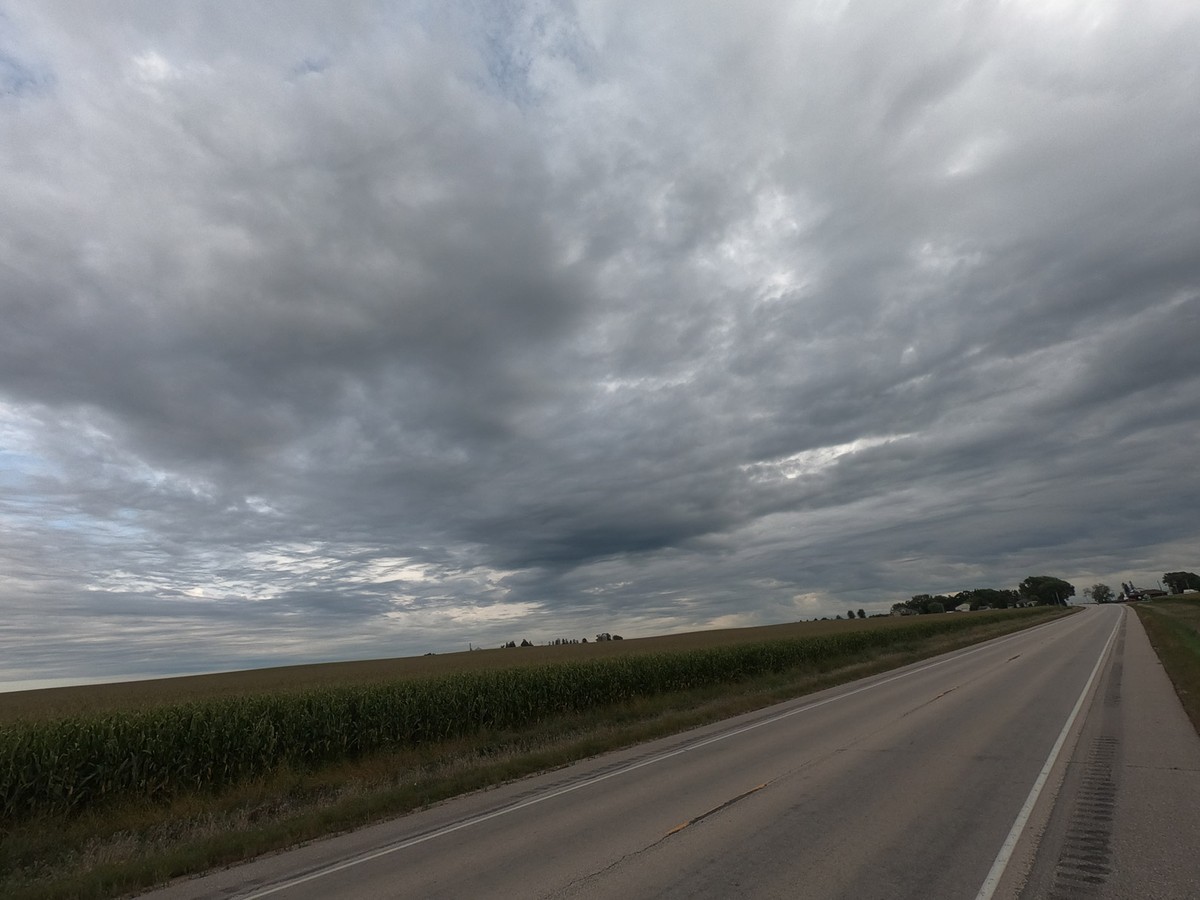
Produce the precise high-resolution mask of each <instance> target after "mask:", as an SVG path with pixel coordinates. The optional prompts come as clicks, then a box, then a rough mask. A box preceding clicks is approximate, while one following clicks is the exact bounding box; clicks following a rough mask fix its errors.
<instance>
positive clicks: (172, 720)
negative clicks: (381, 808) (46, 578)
mask: <svg viewBox="0 0 1200 900" xmlns="http://www.w3.org/2000/svg"><path fill="white" fill-rule="evenodd" d="M996 618H998V617H992V616H970V617H967V616H962V617H956V616H936V617H935V616H922V617H921V618H920V619H919V620H918V621H914V622H912V623H911V624H909V625H907V626H906V627H903V628H889V629H876V630H860V631H847V632H846V633H844V634H831V635H821V636H813V637H808V638H800V639H793V640H786V641H775V642H768V643H757V644H748V645H742V646H732V647H717V648H711V649H704V650H691V651H686V652H674V653H658V654H652V655H644V656H639V655H627V656H617V657H610V658H605V659H598V660H591V661H586V662H565V663H555V664H550V665H542V666H536V667H529V668H518V669H503V670H494V671H481V672H462V673H457V674H453V675H444V676H439V677H433V678H424V679H419V680H406V681H397V682H392V683H386V684H374V685H361V686H354V687H340V688H326V689H320V690H312V691H308V692H305V693H300V694H271V695H258V696H246V697H241V698H225V699H220V700H210V701H202V702H192V703H187V704H181V705H178V706H168V707H163V708H157V709H144V710H129V711H123V712H119V713H110V714H104V715H95V716H76V717H71V718H66V719H60V720H54V721H48V722H29V723H17V724H13V725H6V726H3V727H0V813H2V819H3V822H0V825H2V824H3V823H10V824H11V823H13V822H15V821H19V820H22V819H25V818H28V817H30V816H33V815H38V814H46V813H50V814H60V813H72V812H78V811H82V810H84V809H87V808H89V807H94V806H96V805H97V804H100V803H103V802H106V801H108V800H112V799H125V798H129V799H134V798H142V799H151V800H155V799H165V798H168V797H170V796H172V795H175V794H178V793H181V792H185V791H193V790H200V791H215V790H219V789H221V788H223V787H227V786H229V785H232V784H234V783H236V782H239V781H242V780H245V779H251V778H255V777H261V776H264V775H267V774H269V773H271V772H272V771H274V770H276V769H278V768H279V767H281V766H284V765H287V766H291V767H295V768H300V769H306V768H315V767H319V766H321V765H324V764H328V763H334V762H339V761H343V760H349V759H354V758H356V757H361V756H363V755H365V754H369V753H372V752H374V751H379V750H386V749H390V748H404V747H414V746H418V745H421V744H427V743H432V742H438V741H443V740H447V739H453V738H461V737H464V736H467V735H470V734H474V733H479V732H486V731H490V730H498V729H515V728H520V727H523V726H527V725H530V724H533V723H536V722H539V721H542V720H545V719H548V718H551V717H554V716H557V715H561V714H565V713H578V712H583V711H586V710H589V709H595V708H598V707H601V706H607V705H611V704H619V703H622V702H625V701H629V700H631V699H634V698H639V697H648V696H653V695H657V694H663V693H668V692H673V691H682V690H688V689H691V688H699V687H707V686H713V685H717V684H723V683H729V682H735V681H738V680H742V679H746V678H751V677H755V676H761V675H766V674H771V673H779V672H785V671H788V670H792V669H798V668H802V667H806V668H817V669H821V668H828V667H832V666H835V665H839V664H843V663H846V662H848V661H851V660H853V659H854V658H856V657H858V656H861V655H862V654H863V653H865V652H868V651H871V650H878V649H884V648H887V647H889V646H896V645H900V644H905V643H909V642H912V641H914V640H920V639H924V638H927V637H931V636H933V635H935V634H944V633H946V632H949V631H957V630H961V629H964V628H971V627H978V626H980V625H982V624H987V623H989V622H992V621H995V620H996Z"/></svg>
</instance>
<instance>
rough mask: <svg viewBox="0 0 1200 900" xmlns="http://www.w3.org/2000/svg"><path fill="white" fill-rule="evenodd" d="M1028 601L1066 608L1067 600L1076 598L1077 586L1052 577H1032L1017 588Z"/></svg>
mask: <svg viewBox="0 0 1200 900" xmlns="http://www.w3.org/2000/svg"><path fill="white" fill-rule="evenodd" d="M1017 591H1018V592H1019V593H1020V595H1021V596H1022V597H1024V598H1025V599H1026V600H1034V601H1036V602H1037V603H1038V604H1039V605H1041V606H1060V605H1061V606H1066V605H1067V598H1068V597H1074V596H1075V585H1073V584H1070V583H1069V582H1066V581H1063V580H1062V579H1061V578H1055V577H1053V576H1051V575H1030V576H1029V577H1028V578H1026V579H1025V580H1024V581H1022V582H1021V584H1020V585H1019V586H1018V587H1017Z"/></svg>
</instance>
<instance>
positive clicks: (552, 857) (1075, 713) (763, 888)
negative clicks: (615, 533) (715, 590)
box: [154, 606, 1200, 900]
mask: <svg viewBox="0 0 1200 900" xmlns="http://www.w3.org/2000/svg"><path fill="white" fill-rule="evenodd" d="M1144 644H1145V637H1144V635H1143V634H1142V632H1141V626H1140V625H1139V624H1138V623H1137V621H1136V619H1135V618H1134V617H1133V616H1132V614H1129V616H1128V617H1126V612H1125V610H1124V609H1123V608H1121V607H1118V606H1113V607H1108V608H1104V607H1101V608H1092V609H1086V610H1084V611H1083V612H1080V613H1078V614H1076V615H1074V616H1070V617H1068V618H1066V619H1063V620H1059V621H1056V622H1052V623H1048V624H1046V625H1042V626H1039V627H1037V628H1034V629H1031V630H1029V631H1026V632H1022V633H1020V634H1017V635H1011V636H1008V637H1005V638H1000V639H997V640H994V641H991V642H989V643H987V644H983V645H979V646H977V647H973V648H969V649H966V650H962V651H958V652H955V653H951V654H948V655H946V656H943V657H939V658H937V659H934V660H929V661H926V662H923V663H918V664H915V665H912V666H909V667H906V668H904V669H901V670H897V671H895V672H891V673H887V674H884V675H880V676H876V677H872V678H869V679H865V680H862V681H858V682H854V683H852V684H848V685H843V686H841V687H839V688H836V689H832V690H829V691H825V692H822V693H820V694H816V695H811V696H809V697H805V698H802V699H799V700H796V701H792V702H789V703H785V704H781V705H778V706H775V707H772V708H770V709H767V710H761V711H759V712H756V713H753V714H750V715H746V716H741V717H739V718H737V719H733V720H729V721H727V722H724V723H721V724H720V725H717V726H712V727H708V728H704V729H699V730H696V731H692V732H689V733H687V734H686V735H680V736H677V737H674V738H669V739H665V740H661V741H657V742H654V743H652V744H647V745H643V746H641V747H638V748H636V749H633V750H630V751H624V752H620V753H614V754H608V755H605V756H603V757H599V758H596V759H593V760H588V761H585V762H583V763H579V764H577V765H573V766H570V767H568V768H564V769H561V770H558V771H556V772H552V773H548V774H545V775H542V776H538V777H535V778H530V779H525V780H522V781H520V782H517V783H514V784H510V785H506V786H504V787H501V788H497V789H495V790H491V791H486V792H481V793H478V794H473V795H470V796H467V797H463V798H459V799H457V800H454V801H451V802H448V803H444V804H441V805H439V806H437V807H435V808H432V809H429V810H425V811H423V812H420V813H416V814H413V815H409V816H405V817H402V818H400V819H397V820H395V821H392V822H388V823H385V824H382V825H378V826H375V827H372V828H368V829H363V830H361V831H358V832H355V833H354V834H350V835H343V836H340V837H337V838H333V839H330V840H326V841H321V842H317V843H315V844H312V845H310V846H308V847H305V848H301V849H299V850H296V851H292V852H289V853H284V854H279V855H276V856H272V857H269V858H266V859H263V860H259V861H256V862H254V863H251V864H248V865H245V866H240V867H237V868H234V869H230V870H228V871H224V872H218V873H214V874H212V875H209V876H205V877H203V878H199V879H194V880H190V881H183V882H179V883H177V884H174V885H172V886H171V887H169V888H167V889H165V890H163V891H160V892H157V893H156V894H155V895H154V896H156V897H160V898H162V900H168V898H172V900H175V898H185V897H186V898H209V897H222V898H227V897H245V898H248V897H272V898H279V900H285V898H286V900H300V898H314V900H315V898H321V900H326V898H343V897H344V898H363V897H380V898H382V897H419V898H427V897H428V898H432V897H446V898H466V897H506V898H509V897H522V898H525V897H529V898H533V897H546V898H551V897H553V898H568V897H569V898H620V900H630V898H640V897H713V898H718V897H720V898H726V897H735V896H736V897H786V898H797V897H814V898H816V897H848V898H849V897H853V898H900V897H913V898H930V897H934V898H940V897H946V898H958V897H962V898H968V900H969V898H974V897H977V896H978V897H990V896H992V895H993V894H994V895H995V896H1011V895H1013V894H1014V893H1015V892H1017V891H1019V890H1020V889H1021V887H1022V885H1024V884H1026V883H1028V885H1029V887H1028V889H1027V895H1028V896H1051V892H1052V891H1055V890H1058V891H1060V892H1061V895H1062V896H1075V895H1076V894H1068V893H1066V890H1067V888H1070V889H1071V890H1073V891H1079V890H1082V891H1085V892H1086V891H1091V892H1092V893H1093V895H1095V896H1121V894H1119V893H1113V891H1115V890H1117V889H1120V890H1125V889H1127V888H1128V887H1129V885H1131V884H1134V885H1135V884H1137V883H1138V879H1139V878H1145V879H1148V880H1153V881H1154V883H1155V884H1158V885H1159V886H1160V888H1161V891H1165V893H1162V892H1160V893H1157V894H1153V895H1154V896H1164V897H1170V896H1179V897H1184V896H1195V895H1197V894H1187V893H1181V894H1174V895H1173V894H1171V893H1170V891H1172V890H1176V889H1184V888H1186V886H1187V885H1188V884H1189V883H1190V884H1194V881H1193V882H1189V880H1188V879H1189V878H1193V877H1194V872H1192V871H1191V869H1190V867H1189V866H1190V864H1185V865H1183V866H1182V867H1175V871H1173V872H1172V871H1169V870H1170V869H1171V866H1170V865H1169V864H1168V863H1158V864H1156V865H1157V869H1156V870H1155V871H1147V872H1143V873H1141V874H1139V873H1137V872H1135V871H1133V868H1134V867H1136V862H1137V858H1136V856H1135V855H1134V856H1130V855H1127V857H1126V862H1125V863H1124V866H1125V868H1124V869H1121V868H1120V867H1119V866H1118V865H1117V861H1118V858H1119V854H1118V853H1117V850H1116V848H1118V847H1119V846H1120V845H1121V841H1122V838H1121V837H1120V832H1121V831H1122V828H1123V827H1124V826H1123V825H1122V822H1123V821H1124V818H1123V816H1122V814H1121V810H1120V807H1119V804H1120V801H1121V795H1120V794H1119V793H1118V792H1117V791H1116V790H1115V789H1114V790H1113V791H1110V792H1109V794H1107V795H1105V796H1107V797H1108V800H1109V805H1108V806H1107V807H1105V806H1102V805H1101V806H1096V805H1095V804H1093V805H1090V806H1089V805H1087V804H1083V805H1082V806H1081V805H1080V803H1079V802H1078V801H1079V797H1080V796H1082V795H1081V793H1080V792H1082V791H1093V792H1094V791H1096V790H1101V792H1102V793H1103V790H1105V788H1104V786H1103V785H1102V784H1101V785H1099V787H1097V782H1096V779H1097V778H1101V780H1102V776H1103V775H1104V773H1105V772H1107V773H1108V774H1109V775H1110V776H1112V774H1113V772H1114V768H1113V767H1114V766H1116V767H1117V769H1120V766H1121V764H1122V762H1121V761H1122V760H1124V759H1126V758H1133V757H1136V758H1138V759H1140V760H1142V761H1143V763H1146V754H1145V752H1144V751H1142V750H1138V749H1137V747H1140V746H1141V743H1144V739H1146V738H1147V737H1148V735H1147V734H1145V733H1143V734H1141V735H1138V736H1133V735H1129V734H1126V733H1125V732H1124V731H1123V726H1122V715H1123V713H1122V711H1121V705H1122V704H1140V703H1142V702H1143V701H1144V698H1140V697H1131V696H1130V694H1129V691H1128V690H1125V691H1124V692H1122V691H1121V690H1120V689H1119V686H1118V688H1117V689H1116V690H1115V692H1114V691H1113V690H1112V689H1111V685H1112V682H1113V679H1112V675H1113V673H1114V672H1116V673H1117V675H1118V676H1119V677H1120V676H1121V675H1122V673H1132V672H1134V671H1135V670H1136V671H1137V672H1139V673H1140V672H1142V671H1143V670H1144V669H1145V668H1146V667H1148V666H1152V662H1151V661H1152V653H1151V651H1150V650H1149V647H1148V645H1145V646H1143V645H1144ZM1147 654H1148V655H1149V656H1148V657H1147ZM1153 664H1156V663H1153ZM1158 675H1159V677H1161V671H1159V672H1158ZM1138 679H1140V680H1138V690H1144V691H1149V690H1151V689H1153V691H1155V692H1156V693H1155V697H1156V699H1155V700H1154V703H1155V704H1158V706H1155V707H1154V708H1155V709H1158V708H1159V706H1161V707H1162V709H1164V710H1167V712H1164V713H1162V714H1161V715H1159V714H1158V713H1155V716H1156V718H1155V720H1154V722H1153V723H1145V722H1143V723H1142V727H1143V731H1145V730H1146V729H1150V728H1153V729H1160V730H1162V731H1163V732H1164V733H1166V732H1170V734H1171V735H1172V738H1171V739H1172V740H1182V743H1181V744H1180V746H1179V747H1178V749H1177V750H1174V751H1172V754H1173V755H1172V757H1171V759H1172V763H1171V767H1170V769H1169V771H1163V772H1159V773H1157V776H1156V777H1154V778H1149V779H1144V784H1145V785H1146V786H1147V788H1148V789H1150V790H1153V791H1161V790H1166V791H1168V792H1170V793H1171V796H1172V798H1173V799H1172V802H1173V803H1175V804H1178V803H1180V802H1184V803H1186V802H1187V801H1188V798H1189V797H1191V798H1192V799H1193V800H1194V799H1196V798H1197V797H1200V741H1197V740H1196V737H1195V733H1194V732H1192V731H1190V728H1188V729H1186V732H1187V734H1188V735H1190V739H1191V743H1190V744H1189V743H1188V740H1187V738H1186V736H1185V737H1184V738H1182V739H1180V738H1178V735H1177V734H1176V732H1177V731H1178V728H1179V722H1178V721H1177V720H1176V719H1174V718H1172V716H1171V712H1172V710H1171V706H1170V702H1171V701H1173V702H1174V704H1175V708H1174V710H1173V712H1174V713H1176V714H1177V715H1178V716H1180V717H1181V716H1182V711H1181V710H1180V709H1178V701H1177V700H1176V699H1175V698H1174V696H1173V695H1171V694H1170V688H1169V685H1168V686H1166V687H1165V688H1164V686H1163V685H1164V684H1165V679H1164V680H1163V682H1162V683H1159V682H1158V681H1155V680H1154V679H1145V678H1142V676H1141V675H1139V676H1138ZM1143 681H1144V682H1146V683H1145V684H1143ZM1151 682H1152V684H1151ZM1106 686H1108V687H1106ZM1163 691H1165V692H1166V696H1159V694H1161V693H1162V692H1163ZM1102 720H1103V721H1102ZM1164 722H1166V723H1167V724H1164ZM1098 723H1099V724H1098ZM1184 725H1185V726H1186V720H1185V721H1184ZM1096 729H1099V731H1098V732H1097V734H1098V736H1099V737H1102V738H1107V739H1109V740H1108V742H1107V743H1106V742H1104V741H1102V742H1101V743H1099V744H1097V743H1095V742H1094V741H1093V740H1092V737H1091V736H1090V735H1091V732H1092V731H1095V730H1096ZM1118 733H1119V734H1118ZM1081 734H1082V735H1086V736H1089V737H1088V740H1087V741H1086V742H1085V741H1082V740H1080V735H1081ZM1113 734H1118V737H1117V741H1118V744H1119V745H1120V756H1119V758H1110V759H1107V760H1103V761H1102V762H1101V763H1099V764H1098V763H1096V762H1095V761H1094V760H1091V757H1092V756H1094V755H1095V753H1096V752H1097V748H1101V752H1102V753H1103V752H1105V751H1104V750H1103V748H1105V747H1110V748H1111V746H1112V742H1111V738H1112V735H1113ZM1122 741H1123V742H1124V743H1123V744H1121V743H1120V742H1122ZM1080 754H1082V755H1080ZM1131 754H1132V757H1131ZM1139 754H1140V755H1139ZM1110 756H1111V754H1110ZM1089 760H1091V761H1090V762H1089ZM1146 764H1147V765H1149V767H1150V768H1154V767H1153V764H1152V763H1146ZM1088 766H1090V768H1088ZM1105 766H1107V768H1105ZM1085 770H1086V771H1085ZM1064 773H1066V774H1067V777H1066V778H1065V780H1064V778H1063V774H1064ZM1097 773H1099V775H1097ZM1089 779H1090V780H1089ZM1110 780H1111V779H1110ZM1126 780H1128V779H1126ZM1060 783H1061V784H1062V786H1063V790H1062V791H1061V792H1060V791H1058V787H1059V785H1060ZM1069 792H1073V793H1070V796H1068V793H1069ZM1189 792H1190V793H1189ZM1180 798H1182V801H1181V800H1180ZM1152 802H1153V799H1152V798H1150V797H1149V796H1147V797H1142V798H1140V799H1139V801H1138V802H1136V803H1134V802H1132V801H1130V806H1131V807H1137V808H1138V809H1139V810H1140V812H1139V815H1142V814H1144V812H1145V807H1146V804H1147V803H1152ZM1195 808H1197V807H1195V806H1193V807H1192V809H1193V810H1194V809H1195ZM1063 810H1066V812H1063ZM1104 812H1107V814H1108V816H1109V818H1108V821H1107V823H1106V824H1105V825H1104V827H1105V828H1107V833H1108V837H1109V845H1110V846H1109V847H1108V850H1107V851H1106V852H1107V856H1106V860H1107V862H1105V863H1102V864H1100V868H1101V869H1103V868H1104V866H1107V871H1098V872H1097V873H1094V874H1095V877H1094V878H1092V879H1091V880H1088V878H1087V877H1084V876H1088V875H1090V874H1093V873H1088V872H1086V871H1084V872H1083V873H1082V875H1081V874H1080V872H1078V871H1076V872H1074V873H1072V872H1068V873H1067V874H1068V875H1073V880H1072V879H1066V880H1064V876H1063V871H1064V870H1063V868H1062V867H1063V860H1064V859H1067V860H1068V863H1069V861H1070V859H1072V858H1073V857H1074V856H1076V855H1078V853H1077V852H1076V851H1077V850H1078V849H1079V848H1078V846H1076V845H1075V844H1073V843H1072V841H1075V842H1076V843H1077V842H1078V840H1079V835H1080V834H1083V833H1085V832H1087V831H1088V829H1087V825H1088V822H1087V819H1088V816H1090V815H1092V814H1093V813H1104ZM1139 821H1140V820H1139ZM1194 830H1195V826H1194V825H1193V826H1192V830H1191V831H1189V830H1188V828H1186V827H1185V828H1184V829H1183V831H1182V838H1183V839H1184V840H1189V839H1190V838H1191V836H1192V835H1193V833H1194ZM1043 833H1044V835H1045V837H1042V835H1043ZM1039 838H1040V839H1039ZM1193 846H1194V845H1193ZM1093 849H1094V848H1093ZM1102 849H1103V848H1102ZM1159 856H1160V857H1162V858H1163V859H1165V860H1170V859H1172V858H1173V855H1172V852H1171V851H1170V850H1169V849H1168V850H1165V851H1163V852H1161V853H1160V854H1159ZM1160 870H1161V871H1160ZM1081 871H1082V870H1081ZM1056 879H1057V880H1056ZM1084 895H1085V896H1086V895H1087V894H1086V893H1085V894H1084ZM1144 896H1151V894H1146V895H1144Z"/></svg>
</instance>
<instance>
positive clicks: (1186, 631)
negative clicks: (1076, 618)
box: [1134, 597, 1200, 733]
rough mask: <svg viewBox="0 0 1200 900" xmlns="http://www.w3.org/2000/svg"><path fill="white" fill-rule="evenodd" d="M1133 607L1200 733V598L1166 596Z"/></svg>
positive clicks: (1193, 724)
mask: <svg viewBox="0 0 1200 900" xmlns="http://www.w3.org/2000/svg"><path fill="white" fill-rule="evenodd" d="M1134 609H1135V610H1136V611H1137V615H1138V618H1139V619H1141V622H1142V627H1144V628H1145V629H1146V635H1147V636H1148V637H1149V638H1150V643H1151V645H1152V646H1153V647H1154V651H1155V652H1156V653H1157V654H1158V658H1159V660H1160V661H1161V662H1162V664H1163V668H1164V669H1166V670H1167V676H1168V677H1169V678H1170V679H1171V683H1172V684H1174V685H1175V693H1176V694H1178V695H1179V700H1180V702H1181V703H1182V704H1183V708H1184V710H1185V711H1186V712H1187V714H1188V718H1190V719H1191V720H1192V726H1193V727H1194V728H1195V729H1196V732H1197V733H1200V599H1194V600H1193V599H1184V598H1183V597H1167V598H1165V599H1160V600H1153V601H1150V602H1142V603H1138V604H1136V605H1135V606H1134Z"/></svg>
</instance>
